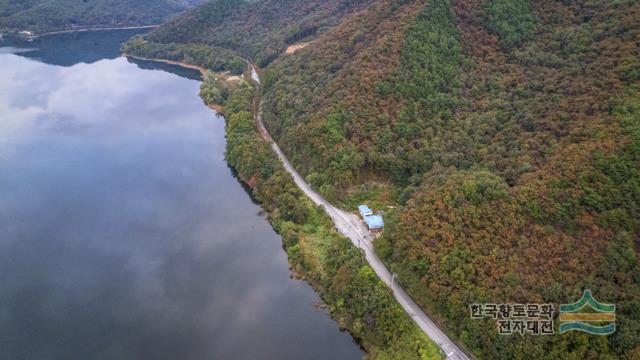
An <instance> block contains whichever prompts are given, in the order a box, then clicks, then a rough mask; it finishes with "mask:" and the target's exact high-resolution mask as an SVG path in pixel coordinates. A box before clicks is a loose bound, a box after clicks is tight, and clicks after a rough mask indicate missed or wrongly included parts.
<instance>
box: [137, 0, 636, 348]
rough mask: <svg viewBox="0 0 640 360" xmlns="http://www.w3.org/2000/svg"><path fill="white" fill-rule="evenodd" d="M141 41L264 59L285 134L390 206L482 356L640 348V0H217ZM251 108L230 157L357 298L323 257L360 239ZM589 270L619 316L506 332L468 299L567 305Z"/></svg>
mask: <svg viewBox="0 0 640 360" xmlns="http://www.w3.org/2000/svg"><path fill="white" fill-rule="evenodd" d="M276 3H278V4H279V3H286V6H279V7H272V8H269V9H267V8H264V6H267V5H269V4H276ZM347 3H348V4H352V5H353V6H346V4H347ZM201 11H202V12H201ZM238 14H241V15H238ZM247 14H250V15H247ZM192 24H199V26H197V27H195V26H192ZM309 40H312V41H311V42H310V43H309V44H308V45H307V46H306V47H304V48H302V49H299V50H297V51H296V52H295V53H292V54H285V53H284V50H285V49H286V47H287V46H288V45H290V44H293V43H298V42H308V41H309ZM135 41H138V43H139V45H140V46H142V45H145V46H169V47H170V49H171V50H172V49H174V48H175V47H176V46H182V45H188V46H190V47H193V46H207V47H209V48H225V49H227V50H231V51H233V52H234V53H236V54H238V55H239V56H242V57H244V58H247V59H249V60H251V61H253V62H256V63H258V64H260V65H261V66H263V67H265V68H264V69H263V77H262V78H263V87H262V89H261V92H262V94H261V96H262V98H263V105H264V117H265V122H266V125H267V127H268V128H269V131H270V133H271V135H272V136H273V137H274V139H275V140H276V141H277V142H278V144H279V145H280V146H281V147H282V148H283V150H284V152H285V153H286V154H287V156H288V157H289V159H291V160H292V162H293V163H294V165H295V167H296V168H297V169H298V171H299V172H301V173H302V174H303V175H305V176H306V178H307V180H308V181H309V182H310V183H311V184H312V185H313V186H314V187H315V188H316V189H318V191H319V192H320V193H321V194H323V195H324V196H325V197H326V198H328V199H329V200H331V201H333V202H335V203H336V204H340V205H342V206H344V207H345V208H348V209H351V210H353V206H354V205H355V204H357V203H358V202H368V203H370V204H372V206H374V207H375V208H376V209H384V210H385V217H386V224H387V229H386V230H385V233H384V235H383V236H382V237H381V238H380V239H378V240H376V243H375V246H376V251H377V252H378V253H379V255H380V257H381V258H383V259H384V261H386V262H387V264H388V265H389V267H390V268H391V269H392V270H393V271H395V272H397V273H398V274H399V279H400V280H399V281H400V282H401V283H402V284H403V285H404V287H405V288H406V290H407V291H408V292H409V293H410V294H411V295H412V297H413V298H414V299H415V300H416V302H418V303H419V304H420V305H421V306H422V307H423V308H424V309H425V310H426V311H427V312H428V313H429V314H430V315H432V316H434V318H435V319H436V321H437V322H439V323H440V325H442V327H443V328H444V329H445V330H446V331H447V332H448V333H449V335H451V336H452V337H453V338H455V339H457V340H459V341H460V342H461V343H462V344H464V345H465V347H466V348H467V349H468V350H469V351H471V352H472V353H473V354H474V355H476V356H477V357H478V358H480V359H512V358H516V359H614V358H621V359H629V360H630V359H638V358H640V266H639V264H638V249H639V246H640V221H639V219H640V2H638V1H636V0H617V1H608V0H563V1H557V0H540V1H530V0H403V1H391V0H377V1H373V0H372V1H367V2H364V1H363V2H343V1H338V0H336V1H323V2H322V3H321V4H320V3H319V2H318V3H316V2H315V1H311V2H306V1H294V0H288V1H276V0H264V1H261V2H259V3H258V4H252V5H251V4H248V3H237V2H231V1H223V0H220V1H214V2H212V3H211V4H209V5H207V6H205V7H203V8H201V9H196V10H194V11H191V12H189V13H188V14H185V15H184V16H182V17H179V18H177V19H176V20H175V21H173V22H171V23H170V24H169V25H168V26H166V27H161V28H159V29H157V30H156V31H154V32H152V33H151V34H150V35H148V36H147V37H146V38H145V39H138V40H135ZM144 41H147V43H145V42H144ZM220 54H224V53H222V52H221V53H220ZM212 55H213V56H217V55H216V54H212ZM210 61H212V63H214V64H215V63H218V64H220V62H219V61H218V62H216V61H215V60H210ZM224 62H225V61H223V62H222V63H224ZM223 68H224V66H223ZM226 68H229V66H227V67H226ZM212 93H215V92H212ZM234 93H235V92H234ZM218 98H219V97H218ZM232 98H233V96H232ZM231 108H233V106H232V107H231ZM245 110H247V111H249V110H251V109H250V108H249V107H246V108H245ZM235 113H237V111H232V112H231V116H229V119H228V131H229V132H230V133H229V134H228V136H229V149H228V154H227V155H228V157H229V161H230V163H231V164H232V165H233V166H235V167H236V168H237V169H238V171H239V174H240V176H241V177H242V178H243V179H245V180H246V181H247V182H248V183H249V184H251V185H252V186H253V187H254V189H256V190H255V191H256V192H257V193H258V195H257V197H258V198H259V199H260V200H261V201H263V202H264V203H265V204H266V205H265V206H266V207H267V209H269V210H270V211H271V212H272V213H273V214H275V215H273V216H274V217H273V219H275V220H274V226H275V227H276V228H277V229H278V231H279V232H280V233H281V234H283V238H284V241H285V247H286V248H287V250H288V252H289V255H290V258H291V261H292V263H293V264H295V266H301V267H302V269H303V270H304V269H306V271H308V272H309V273H310V274H312V275H310V278H311V279H312V281H313V279H314V278H316V276H320V278H322V279H324V281H326V282H323V283H321V286H320V288H321V289H323V292H324V293H325V294H331V295H325V296H326V297H327V300H328V302H329V303H333V301H335V302H336V304H341V303H342V304H344V301H347V300H345V299H344V298H342V297H344V296H346V297H347V298H350V296H351V295H349V294H350V293H349V292H348V291H347V290H345V288H343V287H338V288H335V285H331V284H332V282H335V281H338V280H336V279H340V278H341V276H343V275H344V274H343V272H342V270H340V271H337V272H336V271H335V270H336V269H341V266H335V265H334V266H330V267H325V266H326V264H325V261H329V260H328V258H331V257H332V256H333V257H338V255H339V254H344V253H349V249H348V246H346V245H344V246H345V247H342V248H340V250H338V248H339V247H340V246H343V245H340V244H341V242H340V241H339V240H337V239H334V238H333V237H331V236H327V237H324V235H323V236H321V237H318V236H317V234H318V233H317V231H324V230H321V228H322V226H321V225H320V224H322V221H321V220H320V219H319V217H321V216H320V214H319V213H317V212H316V210H314V208H313V207H310V206H309V205H308V203H306V202H305V201H304V199H303V198H301V197H300V194H299V193H298V192H296V191H295V188H293V186H292V185H290V180H286V177H287V176H286V174H285V173H279V175H274V174H276V173H278V172H277V168H278V164H277V162H275V163H274V162H273V160H269V159H270V158H272V155H269V153H270V152H269V151H270V150H269V149H268V147H267V146H266V145H265V144H262V145H260V144H261V143H260V142H259V138H258V137H257V136H256V135H255V129H254V127H253V124H252V123H250V120H251V117H250V115H249V113H248V112H247V113H245V114H244V115H243V116H242V117H241V116H235V117H234V115H233V114H235ZM228 115H229V114H228ZM241 118H244V120H241ZM240 134H243V136H242V137H241V136H240ZM287 183H288V184H289V186H288V185H287ZM262 191H264V193H260V192H262ZM296 200H298V201H296ZM281 219H285V221H281ZM307 223H308V224H314V225H313V226H311V225H303V224H307ZM283 224H288V225H287V226H283ZM291 224H298V225H296V226H294V225H291ZM289 226H291V227H292V228H294V229H296V230H295V231H291V232H289ZM325 226H328V225H327V224H326V223H325ZM325 230H326V229H325ZM314 232H315V233H316V235H311V234H313V233H314ZM323 234H324V233H323ZM321 238H322V239H324V240H320V239H321ZM318 246H320V248H322V249H324V250H326V251H329V249H332V250H330V252H324V250H323V251H321V250H319V248H318ZM331 251H336V252H331ZM319 269H324V270H327V269H329V270H328V272H324V271H322V270H319ZM348 269H349V271H348V272H347V273H348V274H349V277H348V278H349V279H353V278H352V276H353V274H355V273H358V274H359V273H360V271H359V270H358V271H356V268H355V267H353V265H349V267H348ZM345 271H346V270H345ZM319 274H322V275H319ZM323 276H324V277H323ZM585 288H589V289H591V290H592V292H593V293H594V296H595V297H596V298H597V299H599V300H601V301H603V302H607V303H615V304H616V308H617V314H616V315H617V320H616V326H617V331H616V332H615V333H614V334H613V335H610V336H607V337H604V336H592V335H587V334H585V333H579V332H571V333H567V334H563V335H554V336H543V337H535V336H520V335H515V336H501V335H498V332H497V331H496V329H495V322H493V321H489V320H487V321H479V320H474V319H471V318H470V314H469V305H470V304H472V303H486V302H493V303H508V302H512V303H553V304H555V305H556V307H558V305H559V304H562V303H572V302H574V301H576V300H577V299H578V298H579V297H580V296H581V294H582V290H583V289H585ZM332 291H333V292H332ZM336 294H343V295H342V296H341V297H337V298H334V297H333V296H337V295H336ZM350 306H353V307H356V308H358V306H359V305H358V303H357V302H353V303H350ZM375 312H376V311H373V312H372V314H373V313H375ZM334 314H337V315H336V316H337V318H338V319H340V318H341V316H340V314H339V312H338V313H334ZM372 316H373V315H372ZM352 319H353V318H352ZM556 320H557V319H556ZM380 321H383V320H380ZM355 322H356V321H355V320H352V323H351V326H355V328H356V329H361V327H360V326H361V325H362V323H359V325H353V324H354V323H355ZM365 323H367V324H375V323H376V321H373V322H371V321H369V320H367V321H365ZM351 326H347V327H349V328H350V329H352V327H351ZM370 329H373V328H370ZM352 331H353V329H352ZM353 332H355V333H356V335H357V334H358V331H357V330H355V331H353ZM368 335H369V336H373V337H375V336H376V335H373V334H368ZM363 337H368V336H364V335H363Z"/></svg>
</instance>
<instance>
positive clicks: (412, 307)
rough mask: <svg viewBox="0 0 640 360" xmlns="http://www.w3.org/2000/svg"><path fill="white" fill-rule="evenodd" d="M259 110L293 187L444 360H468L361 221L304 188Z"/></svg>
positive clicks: (262, 129)
mask: <svg viewBox="0 0 640 360" xmlns="http://www.w3.org/2000/svg"><path fill="white" fill-rule="evenodd" d="M252 75H253V76H252V77H254V79H257V81H256V82H257V83H258V84H259V83H260V82H259V79H258V77H257V74H256V73H255V70H253V69H252ZM258 108H259V110H258V113H257V116H256V125H257V127H258V130H259V131H260V134H262V136H263V137H264V139H265V140H267V141H268V142H269V143H271V147H272V148H273V151H275V152H276V153H277V154H278V157H279V158H280V160H281V161H282V163H283V164H284V167H285V169H287V171H288V172H289V173H290V174H291V175H292V176H293V180H294V181H295V183H296V185H298V187H299V188H300V189H301V190H302V191H303V192H304V193H305V194H307V196H308V197H309V198H310V199H311V201H313V202H314V203H315V204H316V205H320V206H322V207H323V208H324V209H325V211H326V212H327V214H328V215H329V217H331V219H332V220H333V222H334V224H335V226H336V229H337V230H338V231H339V232H340V233H341V234H342V235H344V236H346V237H348V238H349V239H351V242H352V243H353V244H354V245H355V246H357V247H358V248H360V249H362V250H363V251H364V253H365V257H366V259H367V262H368V263H369V265H371V267H372V268H373V270H374V271H375V272H376V274H378V276H379V277H380V279H382V281H384V283H385V284H387V286H389V287H391V290H392V292H393V295H394V296H395V298H396V299H397V300H398V302H399V303H400V305H401V306H402V308H404V310H405V311H406V312H407V314H409V316H410V317H411V318H412V319H413V321H415V322H416V324H418V326H419V327H420V329H422V331H424V333H425V334H427V336H428V337H429V338H431V340H433V341H434V342H435V343H436V344H437V345H438V346H439V347H440V349H442V351H443V353H444V354H445V355H446V356H447V359H454V360H469V359H470V357H469V356H467V355H466V354H465V353H464V352H463V351H462V350H461V349H460V348H459V347H458V345H456V343H454V342H453V341H451V339H449V337H447V335H445V334H444V333H443V332H442V331H441V330H440V329H439V328H438V326H437V325H436V324H435V323H434V322H433V321H432V320H431V319H430V318H429V317H428V316H427V315H426V314H425V313H424V312H423V311H422V309H421V308H420V307H419V306H418V305H417V304H416V303H415V302H414V301H413V299H411V297H409V295H407V293H406V292H405V291H404V289H402V287H401V286H400V285H399V284H398V282H397V279H394V280H392V274H391V273H390V272H389V270H388V269H387V268H386V267H385V266H384V264H383V263H382V261H380V259H379V258H378V256H377V255H376V254H375V252H374V250H373V243H372V241H373V236H372V234H371V233H370V232H369V231H368V230H367V228H366V226H365V225H364V223H363V222H362V221H360V219H359V217H358V216H357V215H355V214H352V213H348V212H346V211H344V210H341V209H339V208H337V207H335V206H333V205H331V203H329V202H328V201H327V200H325V199H324V198H323V197H322V196H320V194H318V193H316V192H315V191H314V190H313V189H312V188H311V186H309V184H307V183H306V182H305V181H304V179H303V178H302V176H300V174H298V172H297V171H296V170H295V169H294V168H293V166H292V165H291V163H290V162H289V160H288V159H287V157H286V156H285V155H284V153H283V152H282V150H281V149H280V147H279V146H278V144H276V142H275V141H273V139H272V138H271V136H270V135H269V132H268V131H267V129H266V128H265V126H264V123H263V122H262V109H261V107H260V106H258Z"/></svg>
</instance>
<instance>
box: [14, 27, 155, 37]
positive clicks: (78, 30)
mask: <svg viewBox="0 0 640 360" xmlns="http://www.w3.org/2000/svg"><path fill="white" fill-rule="evenodd" d="M160 25H162V24H157V25H138V26H121V27H99V28H81V29H72V30H56V31H49V32H44V33H41V34H38V33H34V34H33V35H31V36H28V37H26V38H27V39H37V38H41V37H46V36H52V35H61V34H72V33H84V32H94V31H115V30H137V29H154V28H157V27H159V26H160Z"/></svg>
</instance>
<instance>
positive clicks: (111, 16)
mask: <svg viewBox="0 0 640 360" xmlns="http://www.w3.org/2000/svg"><path fill="white" fill-rule="evenodd" d="M203 2H204V0H86V1H77V0H26V1H13V0H0V29H5V30H13V31H15V30H31V31H36V32H47V31H54V30H66V29H70V28H72V27H94V26H102V27H105V26H114V27H116V26H135V25H155V24H159V23H161V22H163V21H165V20H167V19H168V18H170V17H171V16H173V15H175V14H177V13H179V12H181V11H184V10H186V9H188V8H190V7H193V6H195V5H199V4H201V3H203Z"/></svg>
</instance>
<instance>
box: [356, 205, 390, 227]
mask: <svg viewBox="0 0 640 360" xmlns="http://www.w3.org/2000/svg"><path fill="white" fill-rule="evenodd" d="M358 211H359V212H360V215H361V216H362V219H363V220H364V222H365V223H366V224H367V227H368V228H369V231H373V232H382V230H383V229H384V220H383V219H382V215H374V214H373V210H371V208H370V207H369V206H367V205H360V206H358Z"/></svg>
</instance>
